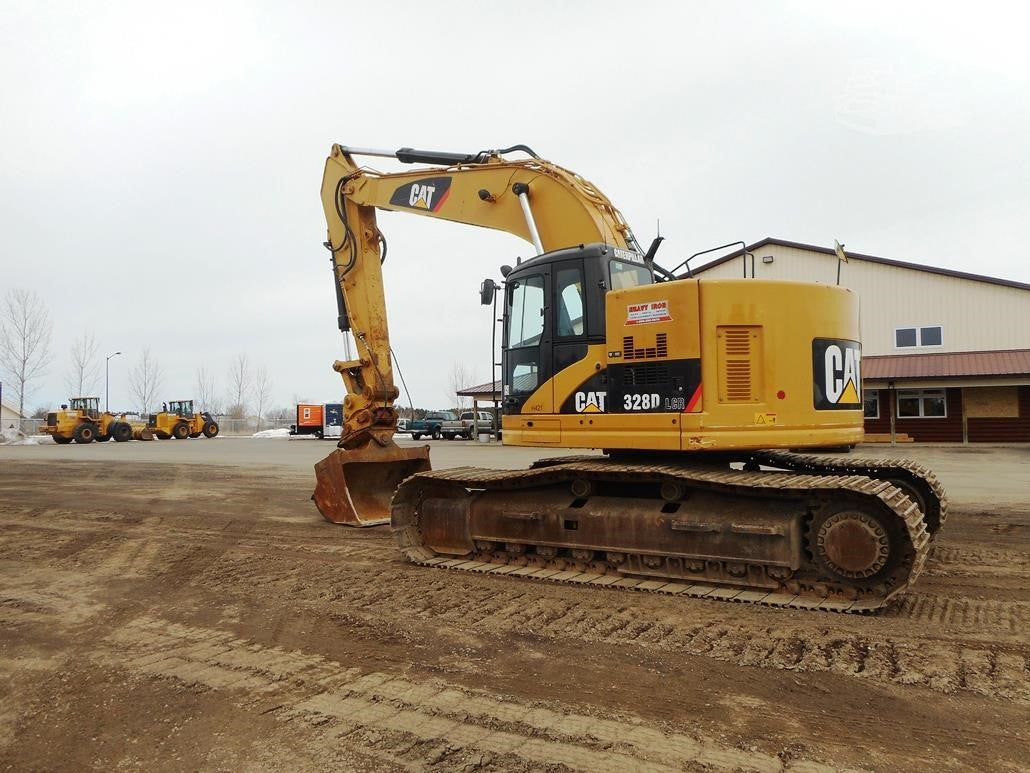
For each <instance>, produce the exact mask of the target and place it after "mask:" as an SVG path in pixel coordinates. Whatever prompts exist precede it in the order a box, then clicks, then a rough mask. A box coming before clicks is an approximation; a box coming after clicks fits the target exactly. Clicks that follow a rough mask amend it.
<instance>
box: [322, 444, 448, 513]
mask: <svg viewBox="0 0 1030 773" xmlns="http://www.w3.org/2000/svg"><path fill="white" fill-rule="evenodd" d="M429 469H431V466H430V464H429V446H418V447H416V448H401V447H400V446H396V445H394V444H393V443H391V444H390V445H388V446H385V447H380V446H369V447H368V448H361V449H357V450H346V449H343V448H338V449H337V450H335V451H333V452H332V453H331V454H329V456H327V457H326V458H325V459H323V460H322V461H320V462H318V463H317V464H316V465H315V493H314V494H312V495H311V498H312V499H313V500H314V501H315V504H316V505H317V506H318V511H319V512H320V513H322V515H323V516H324V517H325V519H326V520H327V521H332V522H333V523H342V524H345V525H347V526H378V525H380V524H383V523H389V522H390V500H391V499H392V498H393V492H394V490H395V489H396V488H397V486H399V485H400V483H401V481H403V480H404V479H405V478H408V477H410V476H411V475H414V474H415V473H417V472H425V471H426V470H429Z"/></svg>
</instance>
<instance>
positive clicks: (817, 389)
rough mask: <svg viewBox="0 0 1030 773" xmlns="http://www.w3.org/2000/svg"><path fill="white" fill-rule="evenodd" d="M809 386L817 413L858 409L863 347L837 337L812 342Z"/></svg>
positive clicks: (860, 399) (860, 391)
mask: <svg viewBox="0 0 1030 773" xmlns="http://www.w3.org/2000/svg"><path fill="white" fill-rule="evenodd" d="M812 384H813V391H814V395H813V397H814V400H815V408H816V410H819V411H827V410H838V409H839V410H849V411H850V410H855V409H857V408H861V407H862V344H860V343H858V342H857V341H845V340H842V339H838V338H816V339H815V340H813V341H812Z"/></svg>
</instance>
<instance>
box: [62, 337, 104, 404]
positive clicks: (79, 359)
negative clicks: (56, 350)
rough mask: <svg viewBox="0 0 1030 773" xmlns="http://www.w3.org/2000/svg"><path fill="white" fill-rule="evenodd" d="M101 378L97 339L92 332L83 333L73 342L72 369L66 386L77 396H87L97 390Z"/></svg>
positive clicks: (71, 393)
mask: <svg viewBox="0 0 1030 773" xmlns="http://www.w3.org/2000/svg"><path fill="white" fill-rule="evenodd" d="M99 379H100V362H99V352H98V350H97V341H96V339H95V338H94V337H93V334H92V333H83V334H82V337H81V338H76V339H75V343H73V344H72V363H71V370H69V371H68V378H67V380H66V381H65V386H67V387H68V393H69V394H70V395H73V396H75V397H85V396H88V395H92V394H93V393H94V392H96V389H97V381H98V380H99Z"/></svg>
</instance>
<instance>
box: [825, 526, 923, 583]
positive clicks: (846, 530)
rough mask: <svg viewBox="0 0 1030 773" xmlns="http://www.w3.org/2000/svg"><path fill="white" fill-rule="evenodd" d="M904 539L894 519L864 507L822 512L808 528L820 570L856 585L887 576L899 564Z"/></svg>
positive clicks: (874, 581) (873, 581)
mask: <svg viewBox="0 0 1030 773" xmlns="http://www.w3.org/2000/svg"><path fill="white" fill-rule="evenodd" d="M904 542H905V540H904V538H903V537H902V534H901V531H900V529H899V528H898V526H897V524H896V523H895V522H894V521H893V520H890V519H888V518H886V517H885V516H883V515H881V514H880V513H878V512H874V511H872V510H867V509H865V508H861V507H846V508H842V509H838V510H836V511H834V512H826V513H821V514H819V515H817V516H816V517H815V518H814V519H813V520H812V523H811V526H810V529H809V546H810V549H811V551H812V558H813V560H814V561H815V563H816V565H817V566H818V567H819V569H820V570H822V571H823V572H824V573H826V574H827V575H828V576H829V577H832V578H834V579H836V580H838V581H841V582H843V583H845V584H848V585H853V586H862V587H865V586H868V585H869V584H871V583H876V582H879V581H881V580H883V579H885V578H886V577H887V576H888V575H889V574H890V573H891V572H892V571H893V570H894V568H895V567H896V566H897V564H898V561H899V560H900V558H901V553H902V550H903V545H904Z"/></svg>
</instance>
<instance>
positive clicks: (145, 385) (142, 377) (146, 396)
mask: <svg viewBox="0 0 1030 773" xmlns="http://www.w3.org/2000/svg"><path fill="white" fill-rule="evenodd" d="M163 379H164V373H163V372H162V370H161V365H160V364H159V363H158V362H157V360H155V359H154V357H153V356H152V355H151V354H150V347H149V346H148V347H147V348H146V349H144V350H143V351H142V352H141V353H140V356H139V360H138V361H137V362H136V365H135V366H134V367H133V369H132V371H131V372H130V373H129V392H130V393H131V394H132V397H133V399H134V400H135V401H136V406H137V408H138V409H139V412H140V413H141V414H147V413H150V410H151V409H152V408H154V407H155V404H156V400H157V393H158V392H159V391H160V389H161V382H162V380H163Z"/></svg>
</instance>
